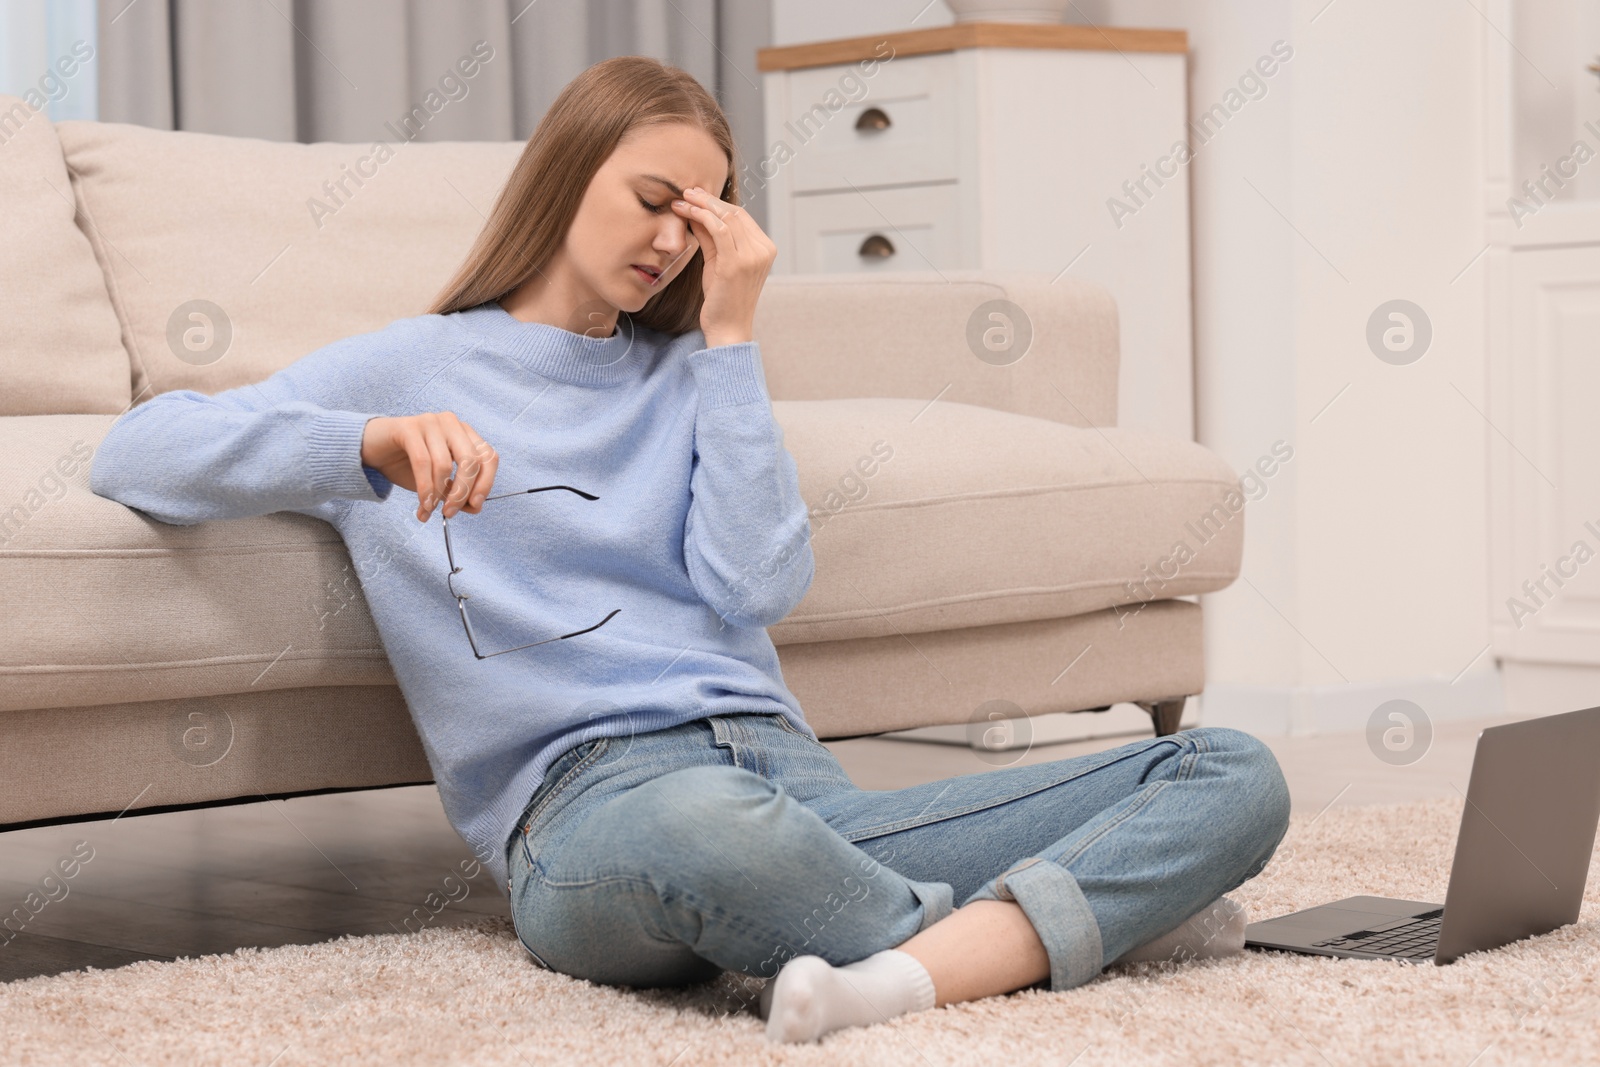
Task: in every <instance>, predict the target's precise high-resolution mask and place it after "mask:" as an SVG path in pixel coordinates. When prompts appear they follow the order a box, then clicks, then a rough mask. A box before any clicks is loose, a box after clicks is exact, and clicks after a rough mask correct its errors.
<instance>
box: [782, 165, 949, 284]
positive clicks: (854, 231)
mask: <svg viewBox="0 0 1600 1067" xmlns="http://www.w3.org/2000/svg"><path fill="white" fill-rule="evenodd" d="M958 191H959V185H958V183H956V182H945V183H941V184H938V185H912V186H905V187H902V188H898V189H865V190H862V192H860V193H857V192H855V191H853V190H851V191H848V192H843V193H820V194H812V195H809V196H797V197H795V198H794V200H793V201H792V202H793V204H794V237H793V240H794V253H795V255H794V264H795V270H797V271H800V272H803V273H810V272H816V271H826V272H845V271H870V270H940V269H943V268H950V269H957V268H959V267H960V266H961V263H960V258H961V252H960V241H959V239H958V237H959V234H960V229H961V227H960V222H961V220H960V218H959V217H958V213H959V211H960V198H959V195H958ZM874 250H877V251H881V252H884V253H887V254H884V255H873V254H871V253H872V252H873V251H874Z"/></svg>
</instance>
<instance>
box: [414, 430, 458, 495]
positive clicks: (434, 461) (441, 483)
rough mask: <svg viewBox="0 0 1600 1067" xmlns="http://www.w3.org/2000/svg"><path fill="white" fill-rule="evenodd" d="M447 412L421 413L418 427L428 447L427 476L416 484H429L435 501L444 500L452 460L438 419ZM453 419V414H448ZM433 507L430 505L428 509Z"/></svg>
mask: <svg viewBox="0 0 1600 1067" xmlns="http://www.w3.org/2000/svg"><path fill="white" fill-rule="evenodd" d="M444 415H450V413H449V412H432V413H429V414H427V415H423V416H422V417H421V420H420V426H419V428H420V429H421V431H422V440H423V442H424V443H425V444H426V445H427V449H428V476H427V477H426V478H425V479H424V480H422V481H420V482H418V483H417V484H418V485H426V486H430V487H431V488H432V490H433V499H434V502H435V503H439V502H441V501H443V500H444V494H445V487H446V486H447V485H448V484H449V482H450V468H451V465H452V464H453V462H454V460H453V459H452V457H451V455H450V444H449V442H448V441H446V440H445V436H444V429H443V427H442V426H441V425H440V419H441V418H442V416H444ZM450 417H451V418H452V419H453V418H455V416H454V415H450ZM432 510H433V509H432V508H431V507H430V508H428V511H429V512H431V511H432Z"/></svg>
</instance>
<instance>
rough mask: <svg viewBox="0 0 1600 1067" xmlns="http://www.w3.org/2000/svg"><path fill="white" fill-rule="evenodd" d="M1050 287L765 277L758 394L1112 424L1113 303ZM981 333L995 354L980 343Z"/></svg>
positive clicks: (916, 274)
mask: <svg viewBox="0 0 1600 1067" xmlns="http://www.w3.org/2000/svg"><path fill="white" fill-rule="evenodd" d="M1051 277H1052V276H1051V275H1050V274H1048V273H1046V272H1043V271H1010V270H1007V271H1000V270H945V271H931V270H930V271H897V272H889V271H881V272H880V271H873V272H871V273H870V274H859V273H853V274H775V275H773V276H771V277H769V278H768V279H767V283H766V286H765V288H764V289H763V290H762V294H761V299H760V302H759V303H758V304H757V307H756V314H755V321H754V336H755V339H756V341H757V342H758V343H759V344H760V346H761V356H762V363H763V366H764V368H765V371H766V376H767V387H768V391H769V392H770V393H771V395H772V398H773V399H774V400H837V399H845V398H850V397H907V398H914V399H922V400H928V401H930V402H931V401H933V400H934V399H935V398H938V399H941V400H952V401H958V402H960V403H963V404H973V405H977V406H979V407H987V408H995V409H997V410H1000V411H1009V412H1014V413H1016V414H1018V415H1031V416H1034V417H1036V418H1043V419H1052V420H1054V421H1056V422H1062V423H1067V424H1070V425H1073V426H1114V425H1116V421H1117V359H1118V332H1117V305H1116V301H1115V300H1114V299H1113V298H1112V296H1111V293H1110V292H1109V291H1108V290H1107V289H1106V288H1105V287H1104V286H1102V285H1099V284H1098V283H1095V282H1090V281H1085V280H1083V279H1080V278H1075V277H1070V276H1067V277H1061V278H1060V279H1059V280H1057V281H1055V282H1052V281H1051ZM994 300H1008V301H1010V302H1011V303H1012V304H1015V305H1016V306H1017V307H1018V308H1020V309H1021V311H1022V315H1021V316H1020V317H1017V316H1013V320H1012V321H1011V322H1009V323H1008V322H1007V321H1006V320H1003V319H991V318H990V317H989V312H990V310H992V309H990V308H986V307H985V306H984V305H986V304H988V303H989V302H990V301H994ZM1008 326H1009V327H1010V328H1011V330H1012V333H1011V335H1010V337H1009V338H1008V337H1007V336H1006V334H1005V332H1004V331H1005V330H1006V328H1007V327H1008ZM986 330H988V331H991V332H990V333H989V338H988V340H989V342H990V344H991V345H992V344H995V343H999V344H1000V345H1001V347H1000V348H999V350H998V351H996V350H994V349H993V348H991V347H987V346H986V345H985V338H984V333H985V331H986ZM1029 334H1031V337H1030V336H1028V335H1029ZM1008 340H1009V341H1010V346H1009V348H1007V347H1006V346H1005V342H1007V341H1008ZM1018 352H1020V353H1021V354H1020V356H1019V355H1017V353H1018Z"/></svg>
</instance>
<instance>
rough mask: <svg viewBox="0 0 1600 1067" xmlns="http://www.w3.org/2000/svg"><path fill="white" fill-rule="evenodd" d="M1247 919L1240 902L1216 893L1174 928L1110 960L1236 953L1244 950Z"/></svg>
mask: <svg viewBox="0 0 1600 1067" xmlns="http://www.w3.org/2000/svg"><path fill="white" fill-rule="evenodd" d="M1247 923H1248V919H1247V918H1246V916H1245V910H1244V908H1243V907H1242V906H1241V905H1239V904H1237V903H1235V902H1234V901H1232V900H1229V899H1228V898H1227V897H1218V898H1217V899H1216V901H1215V902H1214V903H1212V904H1211V905H1210V906H1209V907H1205V908H1201V909H1200V911H1199V912H1198V913H1197V914H1195V915H1191V916H1190V917H1189V918H1188V919H1187V920H1186V921H1185V922H1183V923H1182V924H1181V925H1179V926H1178V927H1177V928H1175V929H1172V930H1169V931H1167V932H1166V933H1164V934H1162V935H1161V936H1160V937H1158V938H1156V939H1154V940H1153V941H1146V942H1145V943H1144V944H1142V945H1140V946H1138V947H1137V948H1133V949H1129V950H1128V951H1127V952H1124V953H1123V954H1122V955H1121V956H1118V957H1117V958H1116V959H1115V960H1114V961H1112V962H1114V963H1146V962H1157V961H1160V960H1173V961H1175V962H1182V961H1183V960H1193V959H1211V958H1214V957H1219V956H1232V955H1236V954H1237V953H1240V952H1243V951H1244V928H1245V926H1246V924H1247Z"/></svg>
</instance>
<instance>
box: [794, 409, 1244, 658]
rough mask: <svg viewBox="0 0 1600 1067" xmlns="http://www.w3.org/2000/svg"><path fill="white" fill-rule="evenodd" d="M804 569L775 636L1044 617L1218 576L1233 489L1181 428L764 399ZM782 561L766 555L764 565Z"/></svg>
mask: <svg viewBox="0 0 1600 1067" xmlns="http://www.w3.org/2000/svg"><path fill="white" fill-rule="evenodd" d="M773 414H774V416H775V417H776V419H777V421H778V423H779V425H780V426H781V427H782V428H783V430H784V445H785V447H786V448H788V449H789V451H790V453H791V454H793V456H794V457H795V464H796V466H797V467H798V468H799V472H800V488H801V494H802V495H803V496H804V497H805V499H806V503H807V505H808V507H809V508H810V512H811V545H812V552H813V554H814V556H815V558H816V577H815V578H813V579H812V583H811V589H810V591H809V592H807V594H806V596H805V599H803V600H802V601H801V602H800V604H799V606H798V607H796V608H795V610H794V611H792V612H790V614H789V615H788V616H787V617H786V618H785V619H783V621H781V622H779V623H778V624H777V625H775V626H772V627H769V628H768V632H769V633H770V634H771V636H772V639H773V642H774V643H776V644H779V645H783V644H791V643H797V642H807V641H833V640H840V639H845V638H854V637H879V636H885V635H891V634H896V633H918V632H927V631H933V630H946V629H956V628H960V627H969V626H988V625H993V624H996V623H1007V622H1022V621H1027V620H1032V619H1048V618H1058V617H1062V616H1070V615H1079V614H1082V613H1085V612H1090V611H1100V610H1103V609H1107V608H1112V607H1119V608H1121V611H1122V615H1121V616H1120V617H1124V618H1128V619H1133V618H1136V617H1137V613H1138V611H1139V607H1140V604H1141V603H1143V602H1145V601H1151V600H1162V599H1168V598H1171V597H1178V596H1187V595H1189V594H1193V593H1204V592H1209V591H1211V590H1215V589H1221V588H1223V587H1225V586H1227V585H1228V584H1229V583H1231V582H1232V581H1233V580H1234V579H1235V578H1236V577H1238V574H1239V564H1240V557H1241V554H1242V552H1243V546H1244V507H1245V503H1246V498H1245V496H1244V495H1243V494H1242V493H1241V492H1240V490H1239V483H1238V481H1237V478H1236V476H1235V475H1234V473H1233V472H1232V471H1231V470H1230V469H1229V468H1228V465H1227V464H1226V463H1224V462H1223V461H1222V460H1221V459H1219V458H1218V457H1217V456H1216V455H1215V454H1214V453H1212V452H1210V451H1209V450H1207V449H1206V448H1204V447H1203V446H1201V445H1198V444H1196V443H1194V442H1192V441H1183V440H1179V439H1176V438H1166V437H1160V436H1157V435H1155V434H1150V433H1145V432H1141V431H1135V430H1119V429H1114V428H1109V427H1107V428H1103V429H1102V428H1087V429H1086V428H1081V427H1076V426H1067V425H1064V424H1062V423H1059V422H1055V421H1052V420H1049V419H1040V418H1034V417H1032V416H1029V415H1016V414H1012V413H1010V412H1004V411H996V410H994V409H992V408H984V407H976V406H973V405H970V404H960V403H952V402H947V401H942V400H941V401H937V402H934V403H932V404H930V403H928V402H927V401H925V400H896V399H888V398H873V399H854V400H788V401H774V402H773ZM778 565H781V561H775V562H774V564H773V566H778Z"/></svg>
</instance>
